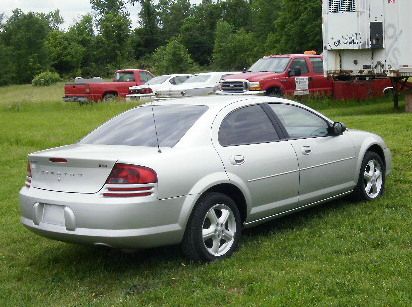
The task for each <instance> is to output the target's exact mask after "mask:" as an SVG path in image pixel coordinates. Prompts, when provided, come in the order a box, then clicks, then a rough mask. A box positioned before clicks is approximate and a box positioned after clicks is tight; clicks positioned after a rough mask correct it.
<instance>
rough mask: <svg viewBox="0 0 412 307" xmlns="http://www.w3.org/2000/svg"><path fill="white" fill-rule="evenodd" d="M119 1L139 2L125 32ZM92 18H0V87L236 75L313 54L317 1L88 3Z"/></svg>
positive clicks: (318, 42)
mask: <svg viewBox="0 0 412 307" xmlns="http://www.w3.org/2000/svg"><path fill="white" fill-rule="evenodd" d="M127 2H129V3H131V4H133V5H136V4H139V5H140V6H139V7H140V11H139V12H138V20H139V24H138V26H137V27H136V28H132V22H131V15H130V12H129V11H128V10H127V8H126V4H127ZM90 3H91V6H92V12H91V13H90V14H87V15H84V16H82V17H81V18H80V19H79V20H78V21H77V22H76V23H74V24H73V25H71V26H70V27H69V28H68V29H67V30H62V29H61V25H62V24H63V19H62V17H61V15H60V13H59V11H58V10H57V11H52V12H50V13H48V14H44V13H34V12H29V13H23V12H22V11H21V10H19V9H16V10H14V11H13V12H12V15H11V16H5V15H4V14H2V13H1V12H0V68H1V73H0V85H6V84H13V83H29V82H31V80H32V79H33V77H34V76H35V75H36V74H39V73H40V72H43V71H54V72H57V73H58V74H60V75H61V76H62V77H64V78H72V77H75V76H83V77H91V76H108V75H110V74H111V73H112V72H113V71H114V70H115V69H119V68H123V67H126V66H127V67H142V68H147V69H150V70H151V71H153V72H154V73H157V74H163V73H172V72H175V73H179V72H188V71H201V70H208V69H213V70H241V69H242V68H244V67H248V66H249V65H251V64H252V63H253V62H254V61H256V60H257V59H258V58H259V57H261V56H263V55H267V54H274V53H301V52H303V51H304V50H318V51H319V50H321V48H322V36H321V1H307V0H226V1H219V0H218V1H217V2H216V1H212V0H203V1H202V3H201V4H198V5H194V4H191V3H190V1H189V0H159V1H156V2H155V1H153V0H90Z"/></svg>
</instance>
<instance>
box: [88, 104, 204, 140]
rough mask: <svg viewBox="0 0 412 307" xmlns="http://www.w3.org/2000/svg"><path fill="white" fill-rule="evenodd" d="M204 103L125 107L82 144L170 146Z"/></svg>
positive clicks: (198, 114)
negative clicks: (195, 104)
mask: <svg viewBox="0 0 412 307" xmlns="http://www.w3.org/2000/svg"><path fill="white" fill-rule="evenodd" d="M207 109H208V108H207V107H206V106H192V105H173V106H153V111H154V112H152V106H143V107H139V108H135V109H133V110H130V111H127V112H125V113H123V114H120V115H119V116H117V117H115V118H113V119H112V120H110V121H108V122H106V123H105V124H103V125H102V126H100V127H99V128H97V129H96V130H94V131H93V132H91V133H90V134H89V135H87V136H86V137H85V138H84V139H82V140H81V141H80V143H81V144H102V145H128V146H150V147H156V146H157V141H156V129H155V124H154V123H155V121H156V128H157V138H158V139H159V145H160V146H161V147H173V146H175V145H176V144H177V143H178V142H179V141H180V139H181V138H182V137H183V136H184V135H185V134H186V132H187V131H188V130H189V129H190V128H191V127H192V126H193V124H194V123H195V122H196V121H197V120H198V119H199V118H200V116H202V114H203V113H205V112H206V111H207Z"/></svg>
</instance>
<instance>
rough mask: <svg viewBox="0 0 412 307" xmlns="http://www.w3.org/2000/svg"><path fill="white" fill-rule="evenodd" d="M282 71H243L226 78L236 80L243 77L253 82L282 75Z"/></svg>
mask: <svg viewBox="0 0 412 307" xmlns="http://www.w3.org/2000/svg"><path fill="white" fill-rule="evenodd" d="M280 75H281V74H280V73H274V72H246V73H241V74H236V75H230V76H227V77H226V78H225V80H235V79H241V80H248V81H251V82H257V81H261V80H264V79H268V78H269V77H270V78H274V77H278V76H280Z"/></svg>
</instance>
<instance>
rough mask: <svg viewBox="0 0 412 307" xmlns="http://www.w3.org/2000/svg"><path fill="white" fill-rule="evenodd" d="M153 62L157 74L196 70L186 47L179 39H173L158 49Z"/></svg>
mask: <svg viewBox="0 0 412 307" xmlns="http://www.w3.org/2000/svg"><path fill="white" fill-rule="evenodd" d="M151 61H152V63H153V68H154V70H155V73H157V74H172V73H174V74H179V73H186V72H188V71H193V70H195V68H196V65H195V63H194V62H193V60H192V58H191V57H190V55H189V52H188V51H187V49H186V47H185V46H183V44H182V43H180V42H179V41H178V40H177V39H172V40H171V41H169V43H168V44H167V45H166V46H162V47H159V48H157V49H156V51H155V52H154V54H153V55H152V58H151Z"/></svg>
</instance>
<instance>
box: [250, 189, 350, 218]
mask: <svg viewBox="0 0 412 307" xmlns="http://www.w3.org/2000/svg"><path fill="white" fill-rule="evenodd" d="M352 191H353V190H350V191H347V192H343V193H340V194H337V195H334V196H330V197H328V198H324V199H321V200H317V201H315V202H313V203H309V204H306V205H303V206H300V207H296V208H293V209H289V210H285V211H282V212H279V213H276V214H273V215H269V216H266V217H262V218H260V219H257V220H254V221H251V222H247V223H243V225H245V226H248V225H251V224H255V223H257V222H260V221H264V220H267V219H272V218H275V217H278V216H282V215H285V214H288V213H292V212H294V211H298V210H300V209H303V208H306V207H311V206H315V205H317V204H319V203H323V202H325V201H328V200H331V199H334V198H337V197H340V196H344V195H346V194H349V193H352Z"/></svg>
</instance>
